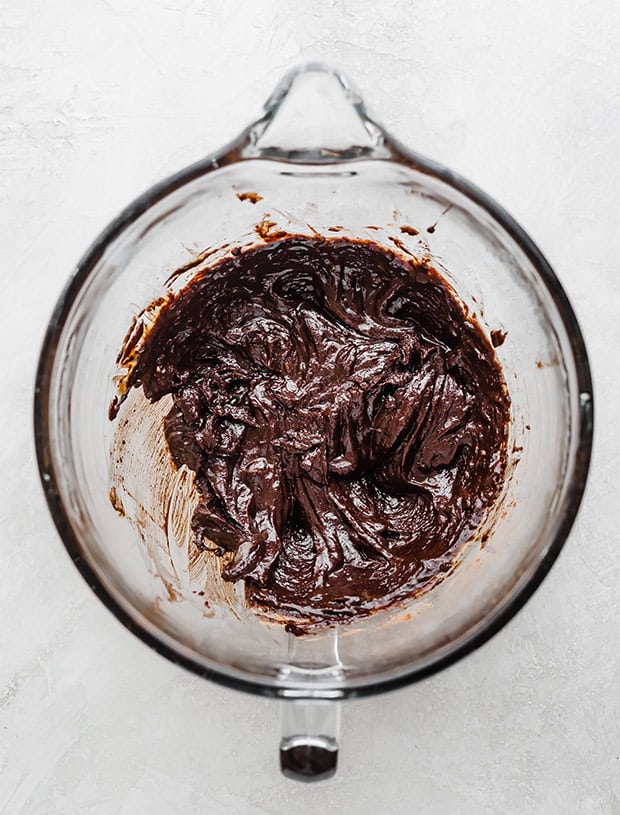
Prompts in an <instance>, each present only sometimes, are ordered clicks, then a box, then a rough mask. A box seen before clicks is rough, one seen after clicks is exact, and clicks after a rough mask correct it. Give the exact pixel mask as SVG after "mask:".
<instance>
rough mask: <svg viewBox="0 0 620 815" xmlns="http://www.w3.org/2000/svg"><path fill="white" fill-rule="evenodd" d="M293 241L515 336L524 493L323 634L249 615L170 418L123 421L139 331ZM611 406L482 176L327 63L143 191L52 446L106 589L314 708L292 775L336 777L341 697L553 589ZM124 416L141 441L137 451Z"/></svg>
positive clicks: (565, 308) (204, 666) (52, 359)
mask: <svg viewBox="0 0 620 815" xmlns="http://www.w3.org/2000/svg"><path fill="white" fill-rule="evenodd" d="M274 230H275V231H278V232H284V233H294V234H307V235H316V234H319V235H324V236H328V237H329V236H334V235H336V234H337V235H339V236H342V237H352V238H367V239H371V240H373V241H375V242H378V243H380V244H382V245H385V246H387V247H389V248H391V249H393V250H394V251H396V252H398V253H401V254H403V255H405V256H414V257H425V258H430V259H431V261H432V263H433V264H434V265H435V266H436V268H438V269H439V270H440V271H441V272H442V273H443V274H444V276H445V278H446V279H447V280H448V282H449V283H450V284H451V285H452V286H453V287H454V289H455V291H456V292H457V293H458V296H459V298H460V299H461V301H462V303H463V304H464V306H465V307H466V308H467V309H468V311H469V312H470V313H471V314H474V315H475V316H476V318H477V319H478V321H479V323H480V325H481V326H482V327H483V328H484V330H485V331H486V332H487V333H488V334H489V335H490V334H491V332H492V331H500V332H505V334H506V339H505V342H503V344H501V345H499V347H498V348H497V355H498V358H499V360H500V362H501V365H502V367H503V370H504V374H505V377H506V382H507V385H508V389H509V392H510V398H511V402H512V423H511V430H510V461H509V472H508V476H507V480H506V485H505V489H504V492H503V494H502V495H501V496H500V498H499V500H498V502H497V504H496V505H495V506H494V507H493V509H492V511H491V512H490V513H489V515H488V517H487V518H486V520H485V522H484V524H483V525H482V527H481V528H480V529H479V530H478V532H477V533H476V535H475V536H474V537H473V538H472V540H471V541H470V542H469V543H468V544H467V546H466V547H465V548H464V549H463V551H462V552H461V554H460V556H459V561H460V562H459V565H458V567H457V568H456V569H455V570H454V571H453V572H452V573H451V574H450V576H449V577H448V578H447V579H445V580H444V581H443V582H441V583H440V584H439V585H437V586H435V587H434V588H433V589H432V590H431V591H429V592H427V593H425V594H422V595H421V596H418V597H416V598H414V599H412V600H411V601H410V602H409V603H407V604H406V605H404V606H400V607H396V608H391V609H386V610H384V611H381V612H378V613H376V614H374V615H372V616H370V617H369V618H367V619H362V620H358V621H356V622H354V623H352V624H350V625H347V626H343V627H334V628H330V629H328V630H323V631H321V632H318V633H316V634H313V635H312V636H305V637H296V636H293V635H292V634H289V633H287V631H286V630H285V628H284V627H283V626H282V625H279V624H278V623H277V622H270V621H266V620H264V619H261V618H259V617H258V616H257V615H256V614H254V613H253V612H252V611H251V610H249V609H248V608H247V607H246V606H245V604H244V601H243V587H242V586H239V585H237V586H233V585H232V584H226V583H225V582H224V581H223V580H222V579H221V577H220V576H219V568H218V564H217V562H213V559H212V560H211V561H209V560H208V558H207V559H206V560H205V562H201V563H200V564H199V567H198V568H196V563H195V553H193V551H192V541H191V534H190V532H189V519H190V517H191V508H192V499H193V492H192V490H193V486H192V483H191V479H190V478H188V477H187V473H183V472H181V471H178V472H177V471H175V470H174V469H173V467H172V466H171V464H170V460H169V456H168V455H167V451H166V449H165V442H164V441H163V436H162V433H161V425H160V422H161V418H162V415H163V414H162V412H161V411H162V410H163V409H164V408H165V405H159V406H151V405H149V404H148V403H147V402H146V400H145V399H144V398H143V397H142V396H141V393H140V392H134V393H133V394H132V396H131V397H130V399H128V401H127V404H126V405H124V406H123V408H122V409H121V413H120V415H119V417H118V419H117V420H116V423H113V422H111V421H110V420H109V418H108V406H109V404H110V402H111V400H112V398H113V396H114V394H115V390H116V387H117V383H118V376H119V373H120V371H119V368H118V366H117V362H116V357H117V354H118V351H119V349H120V348H121V346H122V344H123V339H124V337H125V334H126V331H127V328H128V326H129V325H130V324H131V323H132V321H133V320H134V319H137V321H138V323H140V322H144V323H147V324H148V321H149V320H151V319H152V318H153V309H152V308H149V304H152V303H154V302H155V301H157V298H160V297H162V296H166V294H167V293H169V292H170V291H175V290H178V289H179V288H181V287H182V286H183V285H184V284H185V283H186V282H187V281H188V280H190V279H191V277H192V276H193V275H194V274H196V272H197V271H199V270H203V269H205V268H208V267H209V265H210V264H212V263H214V262H216V261H217V260H218V259H219V258H220V257H222V256H223V255H225V254H226V253H228V252H230V251H231V249H233V248H235V247H248V246H251V245H255V244H256V243H259V242H260V241H261V239H263V238H264V237H265V236H266V235H269V234H273V232H274ZM181 267H185V271H183V272H181V273H180V274H178V275H176V276H175V275H174V274H172V273H174V272H175V270H178V269H179V268H181ZM171 275H172V278H171ZM140 400H142V401H140ZM592 410H593V406H592V385H591V378H590V371H589V366H588V359H587V355H586V350H585V347H584V342H583V338H582V335H581V332H580V329H579V326H578V323H577V320H576V318H575V315H574V313H573V310H572V308H571V306H570V304H569V302H568V300H567V297H566V295H565V293H564V291H563V290H562V287H561V286H560V283H559V282H558V280H557V278H556V276H555V275H554V273H553V271H552V269H551V268H550V266H549V264H548V263H547V261H546V260H545V258H544V257H543V255H542V254H541V252H540V251H539V249H538V248H537V247H536V246H535V245H534V243H533V241H532V240H531V239H530V238H529V237H528V235H527V234H526V233H525V232H524V231H523V230H522V229H521V228H520V227H519V225H518V224H517V223H515V221H514V220H513V219H512V218H511V217H510V216H509V215H508V214H507V213H506V212H505V211H504V210H503V209H502V208H501V207H500V206H499V205H498V204H496V203H495V202H494V201H493V200H492V199H491V198H489V197H488V196H487V195H485V194H484V193H483V192H481V191H480V190H478V189H477V188H476V187H475V186H473V185H472V184H471V183H469V182H468V181H465V180H464V179H462V178H460V177H459V176H457V175H455V174H454V173H452V172H451V171H450V170H447V169H445V168H444V167H441V166H439V165H438V164H436V163H434V162H432V161H430V160H428V159H426V158H423V157H421V156H419V155H417V154H415V153H413V152H411V151H410V150H408V149H406V148H405V147H403V146H402V145H401V144H399V143H398V142H397V141H395V140H394V139H393V138H392V137H391V136H389V135H388V134H387V133H386V132H385V131H384V130H383V129H382V128H381V127H380V126H379V125H378V124H377V123H376V122H375V121H374V120H373V119H371V118H370V117H369V115H368V114H367V112H366V110H365V108H364V105H363V103H362V101H361V99H360V97H359V96H358V94H357V93H356V92H355V91H354V90H353V89H352V87H351V85H350V84H349V82H348V81H347V80H346V79H345V78H344V77H343V76H342V75H341V74H339V73H338V72H336V71H334V70H333V69H331V68H328V67H326V66H323V65H318V64H310V65H304V66H301V67H299V68H297V69H295V70H294V71H292V72H291V73H289V74H288V75H287V76H286V77H285V78H284V79H283V81H282V82H281V83H280V85H279V86H278V87H277V89H276V91H275V92H274V93H273V94H272V96H271V97H270V99H269V100H268V102H267V103H266V106H265V108H264V113H263V115H262V116H261V117H260V118H259V119H258V120H257V121H255V122H253V123H252V124H251V125H250V126H249V127H248V128H247V129H246V130H244V131H243V133H242V134H241V135H240V136H239V138H238V139H236V140H235V141H234V142H232V143H231V144H230V145H228V146H227V147H225V148H224V149H222V150H221V151H219V152H217V153H215V154H213V155H211V156H209V157H207V158H205V159H204V160H202V161H200V162H198V163H197V164H194V165H192V166H190V167H188V168H187V169H185V170H182V171H181V172H180V173H178V174H177V175H175V176H173V177H172V178H169V179H167V180H165V181H163V182H161V183H160V184H157V185H156V186H155V187H153V188H152V189H150V190H148V191H147V192H146V193H144V194H143V195H141V196H140V197H139V198H138V199H137V200H136V201H134V202H133V203H132V204H130V205H129V206H128V207H127V208H126V209H125V210H124V211H123V212H122V213H121V214H120V215H119V216H118V218H117V219H116V220H115V221H113V222H112V223H111V224H110V225H109V226H108V227H107V228H106V229H105V230H104V232H103V233H102V234H101V235H100V236H99V237H98V238H97V239H96V241H95V242H94V244H93V245H92V246H91V248H90V249H89V250H88V251H87V252H86V254H85V255H84V257H83V258H82V260H81V261H80V262H79V264H78V265H77V267H76V269H75V270H74V272H73V274H72V276H71V278H70V280H69V282H68V284H67V286H66V288H65V290H64V292H63V293H62V295H61V297H60V300H59V302H58V304H57V306H56V309H55V311H54V313H53V315H52V318H51V321H50V324H49V327H48V330H47V334H46V337H45V341H44V345H43V349H42V352H41V357H40V363H39V368H38V374H37V381H36V396H35V435H36V447H37V454H38V462H39V468H40V474H41V479H42V482H43V487H44V490H45V494H46V497H47V501H48V504H49V507H50V510H51V513H52V517H53V519H54V522H55V524H56V527H57V529H58V531H59V533H60V536H61V538H62V540H63V542H64V544H65V546H66V548H67V550H68V552H69V554H70V556H71V558H72V559H73V561H74V563H75V565H76V566H77V568H78V569H79V570H80V572H81V573H82V575H83V577H84V578H85V580H86V581H87V582H88V584H89V585H90V586H91V588H92V589H93V591H94V592H95V593H96V594H97V595H98V596H99V597H100V599H102V600H103V602H104V603H105V604H106V605H107V606H108V608H109V609H110V610H111V611H113V612H114V614H116V616H117V617H118V618H119V619H120V620H121V621H122V622H123V623H124V624H125V625H126V626H127V627H128V628H129V629H130V630H131V631H133V632H134V633H135V634H136V635H137V636H139V637H140V638H141V639H142V640H144V641H145V642H146V643H147V644H148V645H150V646H151V647H153V648H154V649H156V650H157V651H159V652H160V653H161V654H163V655H165V656H166V657H168V658H169V659H172V660H173V661H174V662H176V663H178V664H180V665H183V666H184V667H186V668H189V669H190V670H192V671H195V672H196V673H198V674H200V675H202V676H204V677H207V678H209V679H211V680H213V681H216V682H220V683H223V684H225V685H228V686H230V687H234V688H239V689H242V690H246V691H252V692H255V693H260V694H265V695H269V696H277V697H282V698H286V699H288V700H293V702H290V701H289V703H288V704H287V705H286V706H285V714H284V719H283V722H284V725H283V742H282V745H281V747H282V757H283V758H282V760H283V768H284V769H285V770H286V771H287V772H289V773H291V774H293V775H296V776H297V777H324V776H325V775H328V774H329V773H331V772H333V770H334V768H335V763H336V755H337V719H338V713H337V706H336V705H334V704H333V701H334V700H338V699H341V698H344V697H350V696H360V695H367V694H371V693H378V692H380V691H385V690H388V689H390V688H395V687H398V686H400V685H404V684H406V683H408V682H413V681H415V680H418V679H421V678H422V677H425V676H428V675H429V674H431V673H433V672H434V671H437V670H439V669H440V668H443V667H445V666H446V665H449V664H450V663H452V662H454V661H455V660H457V659H459V658H460V657H462V656H464V655H465V654H467V653H468V652H469V651H471V650H473V649H474V648H477V647H478V646H479V645H481V644H482V643H483V642H484V641H485V640H487V639H488V638H489V637H490V636H492V635H493V634H494V633H496V632H497V631H499V629H500V628H501V627H502V626H503V625H504V624H505V623H506V622H507V621H508V620H509V619H510V618H511V617H512V616H513V615H514V614H515V613H516V612H517V610H518V609H519V608H520V607H521V606H522V605H523V604H524V603H525V602H526V600H527V599H528V598H529V597H530V596H531V594H532V592H533V591H534V590H535V588H536V587H537V586H538V585H539V584H540V582H541V580H542V579H543V577H544V576H545V574H546V573H547V571H548V570H549V568H550V566H551V564H552V563H553V561H554V560H555V558H556V557H557V555H558V553H559V551H560V549H561V548H562V545H563V544H564V541H565V539H566V537H567V535H568V533H569V531H570V528H571V525H572V523H573V520H574V518H575V515H576V513H577V509H578V507H579V503H580V500H581V496H582V493H583V490H584V486H585V482H586V476H587V471H588V464H589V459H590V450H591V441H592V416H593V413H592ZM164 412H165V410H164ZM122 422H128V423H129V430H130V431H131V432H129V431H127V430H126V431H125V433H124V438H125V441H126V445H127V446H128V450H127V451H125V452H124V455H122V456H121V455H120V454H119V450H118V445H117V443H118V438H119V437H118V433H119V430H118V427H119V423H122ZM125 427H127V426H125ZM111 488H113V490H112V500H110V492H111ZM118 510H121V512H120V513H119V511H118ZM123 515H124V516H126V517H123ZM192 558H194V561H192ZM201 570H202V571H201ZM207 578H208V580H207V584H208V585H207V588H206V589H205V585H206V584H205V580H206V579H207ZM201 580H202V586H201V583H200V581H201ZM201 589H202V590H205V591H206V592H207V593H206V595H201V594H200V593H199V592H200V590H201ZM205 598H206V599H205ZM330 700H331V701H330ZM328 702H329V703H328Z"/></svg>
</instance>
